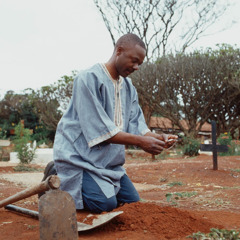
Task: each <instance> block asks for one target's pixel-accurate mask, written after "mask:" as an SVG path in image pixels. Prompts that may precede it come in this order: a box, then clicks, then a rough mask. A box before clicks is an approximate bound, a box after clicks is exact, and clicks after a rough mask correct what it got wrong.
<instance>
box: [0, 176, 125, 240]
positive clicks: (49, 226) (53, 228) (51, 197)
mask: <svg viewBox="0 0 240 240" xmlns="http://www.w3.org/2000/svg"><path fill="white" fill-rule="evenodd" d="M59 186H60V180H59V178H58V176H56V175H52V176H49V177H48V178H47V179H46V180H45V181H43V182H41V183H40V184H39V185H37V186H34V187H31V188H27V189H25V190H23V191H21V192H19V193H17V194H15V195H13V196H11V197H9V198H7V199H4V200H2V201H0V207H5V208H6V209H8V210H11V211H15V212H19V213H23V214H27V215H29V216H32V217H34V218H38V219H39V222H40V239H41V240H51V239H58V240H60V239H71V240H74V239H77V238H78V232H80V231H86V230H90V229H93V228H96V227H98V226H101V225H103V224H105V223H107V222H109V221H110V220H112V219H113V218H115V217H116V216H118V215H119V214H122V213H123V212H122V211H118V212H111V213H106V214H100V215H96V216H94V219H93V221H92V224H85V223H80V222H77V220H76V209H75V204H74V201H73V199H72V197H71V195H70V194H68V193H67V192H64V191H61V190H59V189H58V188H59ZM48 190H50V191H48ZM45 191H47V192H46V194H44V195H43V196H41V197H40V199H39V207H38V209H39V212H37V211H32V210H29V209H26V208H21V207H18V206H15V205H11V203H14V202H17V201H19V200H21V199H25V198H27V197H30V196H32V195H34V194H39V193H42V192H45ZM88 217H92V215H89V216H87V217H86V219H87V218H88Z"/></svg>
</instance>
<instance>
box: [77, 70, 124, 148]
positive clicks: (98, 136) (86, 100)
mask: <svg viewBox="0 0 240 240" xmlns="http://www.w3.org/2000/svg"><path fill="white" fill-rule="evenodd" d="M99 85H100V83H99V81H98V80H97V79H96V78H95V76H94V75H92V74H88V75H83V76H82V75H81V74H80V75H79V76H78V77H77V78H76V79H75V80H74V85H73V106H74V108H75V111H76V112H77V115H78V118H79V121H80V126H81V129H82V133H83V135H84V137H85V139H86V141H87V143H88V146H89V147H93V146H95V145H97V144H99V143H101V142H103V141H105V140H107V139H109V138H111V137H113V136H114V135H116V134H117V133H118V132H120V130H119V129H118V128H117V127H116V125H115V124H114V122H113V121H112V120H111V119H110V117H109V116H108V115H107V113H106V111H105V110H104V108H103V103H102V99H101V93H100V87H101V86H99Z"/></svg>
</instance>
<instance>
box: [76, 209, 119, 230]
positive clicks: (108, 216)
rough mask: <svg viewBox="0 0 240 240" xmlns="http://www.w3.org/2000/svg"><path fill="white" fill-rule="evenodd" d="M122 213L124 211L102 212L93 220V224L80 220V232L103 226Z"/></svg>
mask: <svg viewBox="0 0 240 240" xmlns="http://www.w3.org/2000/svg"><path fill="white" fill-rule="evenodd" d="M122 213H123V211H118V212H110V213H105V214H100V215H98V216H97V218H96V219H94V220H93V222H92V224H85V223H81V222H78V223H77V227H78V232H83V231H87V230H91V229H93V228H97V227H99V226H102V225H104V224H106V223H108V222H109V221H111V220H112V219H113V218H115V217H117V216H118V215H120V214H122ZM91 216H92V215H91V214H90V215H89V216H87V218H88V217H91Z"/></svg>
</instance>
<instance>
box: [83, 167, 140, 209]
mask: <svg viewBox="0 0 240 240" xmlns="http://www.w3.org/2000/svg"><path fill="white" fill-rule="evenodd" d="M120 185H121V188H120V190H119V192H118V193H117V195H116V196H113V197H111V198H107V197H106V196H105V195H104V193H103V192H102V190H101V188H100V187H99V186H98V184H97V183H96V182H95V181H94V179H93V178H92V177H91V176H90V175H89V174H88V173H87V172H85V171H84V172H83V184H82V196H83V204H84V209H87V210H90V211H91V212H94V213H101V212H105V211H106V212H109V211H111V210H113V209H115V208H116V207H117V206H119V205H120V204H122V203H132V202H138V201H139V199H140V198H139V195H138V192H137V190H136V189H135V187H134V185H133V183H132V182H131V180H130V179H129V177H128V176H127V175H126V174H125V175H124V176H123V177H122V178H121V180H120Z"/></svg>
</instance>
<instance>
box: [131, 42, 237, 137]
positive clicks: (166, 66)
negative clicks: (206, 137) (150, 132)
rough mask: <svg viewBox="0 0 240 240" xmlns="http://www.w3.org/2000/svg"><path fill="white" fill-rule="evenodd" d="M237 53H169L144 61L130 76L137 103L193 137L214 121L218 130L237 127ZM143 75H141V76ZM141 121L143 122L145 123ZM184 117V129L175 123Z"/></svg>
mask: <svg viewBox="0 0 240 240" xmlns="http://www.w3.org/2000/svg"><path fill="white" fill-rule="evenodd" d="M239 65H240V49H234V48H232V47H231V46H227V45H223V46H219V49H218V50H212V49H210V48H209V49H207V50H206V51H195V52H193V53H188V54H176V55H173V54H170V55H167V56H164V57H162V58H160V59H159V60H158V61H157V62H156V63H155V64H154V63H144V64H143V66H142V67H141V68H140V70H139V71H137V72H134V74H132V80H133V83H134V85H135V86H136V87H137V88H138V91H139V94H140V97H139V100H140V103H141V105H142V106H143V107H144V104H145V103H149V105H148V107H149V111H150V112H151V113H154V112H155V113H160V114H161V115H162V116H164V117H167V118H169V119H170V120H172V122H173V124H175V125H177V126H179V127H180V129H181V130H182V131H183V132H184V133H185V135H193V136H196V135H197V132H198V131H199V130H200V129H201V126H202V125H203V124H204V123H205V122H206V121H208V122H210V121H211V120H215V121H217V123H218V132H219V133H220V132H223V131H230V132H231V133H232V134H233V133H234V131H235V129H236V128H239V127H240V121H239V116H240V107H239V104H238V103H239V100H240V89H239V83H240V78H239V77H240V71H239ZM145 76H147V77H145ZM148 119H149V118H147V119H146V120H148ZM181 119H185V120H186V123H187V129H186V127H185V126H183V125H182V124H181V121H180V120H181Z"/></svg>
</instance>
